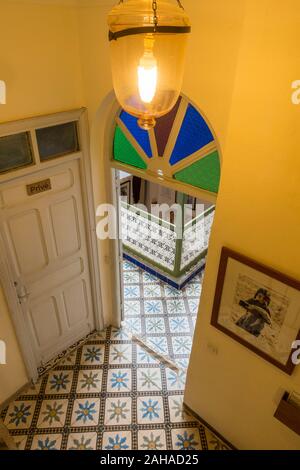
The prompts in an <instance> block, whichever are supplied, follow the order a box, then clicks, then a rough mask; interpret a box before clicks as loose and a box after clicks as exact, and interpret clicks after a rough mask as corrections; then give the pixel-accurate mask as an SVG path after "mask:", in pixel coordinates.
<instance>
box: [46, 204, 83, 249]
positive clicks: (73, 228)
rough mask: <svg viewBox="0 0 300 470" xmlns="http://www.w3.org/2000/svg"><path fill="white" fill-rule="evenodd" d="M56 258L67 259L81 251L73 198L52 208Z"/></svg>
mask: <svg viewBox="0 0 300 470" xmlns="http://www.w3.org/2000/svg"><path fill="white" fill-rule="evenodd" d="M50 214H51V221H52V229H53V235H54V240H55V246H56V256H57V257H58V258H59V257H62V258H63V257H65V256H68V255H71V254H72V253H76V251H78V250H79V249H80V233H79V227H78V215H77V204H76V200H75V199H74V198H73V197H72V198H69V199H66V200H65V201H60V202H57V203H55V204H53V205H52V206H51V207H50Z"/></svg>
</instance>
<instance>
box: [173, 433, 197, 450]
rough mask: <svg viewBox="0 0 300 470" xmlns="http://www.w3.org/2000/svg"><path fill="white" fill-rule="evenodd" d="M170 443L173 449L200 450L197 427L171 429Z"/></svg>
mask: <svg viewBox="0 0 300 470" xmlns="http://www.w3.org/2000/svg"><path fill="white" fill-rule="evenodd" d="M172 444H173V449H175V450H199V449H200V450H201V449H202V445H201V439H200V434H199V430H198V429H197V428H187V429H186V428H183V429H172Z"/></svg>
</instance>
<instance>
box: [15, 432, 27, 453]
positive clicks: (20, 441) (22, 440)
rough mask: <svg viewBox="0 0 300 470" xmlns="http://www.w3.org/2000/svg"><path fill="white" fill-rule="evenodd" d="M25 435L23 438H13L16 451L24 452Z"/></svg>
mask: <svg viewBox="0 0 300 470" xmlns="http://www.w3.org/2000/svg"><path fill="white" fill-rule="evenodd" d="M27 437H28V436H27V434H26V435H25V436H14V438H13V439H14V442H15V444H16V447H17V449H18V450H24V449H25V446H26V441H27Z"/></svg>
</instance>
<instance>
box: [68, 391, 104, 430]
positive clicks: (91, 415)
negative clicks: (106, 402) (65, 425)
mask: <svg viewBox="0 0 300 470" xmlns="http://www.w3.org/2000/svg"><path fill="white" fill-rule="evenodd" d="M99 409H100V399H99V398H83V399H77V400H75V401H74V406H73V414H72V418H71V426H72V427H84V426H97V425H98V422H99Z"/></svg>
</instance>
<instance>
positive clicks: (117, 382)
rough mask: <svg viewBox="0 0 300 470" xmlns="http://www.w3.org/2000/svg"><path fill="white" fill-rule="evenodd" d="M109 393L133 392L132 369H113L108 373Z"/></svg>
mask: <svg viewBox="0 0 300 470" xmlns="http://www.w3.org/2000/svg"><path fill="white" fill-rule="evenodd" d="M107 391H108V392H130V391H131V369H112V370H109V371H108V378H107Z"/></svg>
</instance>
